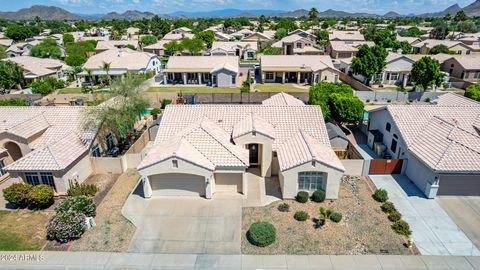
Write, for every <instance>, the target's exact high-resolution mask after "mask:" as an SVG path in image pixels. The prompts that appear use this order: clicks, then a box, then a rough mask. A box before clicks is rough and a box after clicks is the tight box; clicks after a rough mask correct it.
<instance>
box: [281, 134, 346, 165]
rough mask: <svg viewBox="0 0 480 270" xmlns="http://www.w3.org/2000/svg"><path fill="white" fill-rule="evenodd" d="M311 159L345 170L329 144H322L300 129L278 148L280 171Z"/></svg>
mask: <svg viewBox="0 0 480 270" xmlns="http://www.w3.org/2000/svg"><path fill="white" fill-rule="evenodd" d="M312 160H314V161H317V162H320V163H323V164H324V165H326V166H328V167H333V168H335V169H337V170H340V171H345V168H344V167H343V165H342V162H341V161H340V160H339V159H338V157H337V155H336V154H335V152H334V151H333V150H332V149H331V148H330V147H329V146H326V145H324V144H322V143H321V142H319V141H318V140H317V139H315V138H313V137H312V136H310V135H309V134H308V133H307V132H306V131H304V130H301V129H300V130H298V131H297V133H296V134H295V135H294V136H293V137H291V138H290V139H289V140H287V141H286V142H285V143H284V144H283V145H282V146H280V148H279V149H278V162H279V165H280V170H282V171H286V170H289V169H291V168H294V167H297V166H299V165H302V164H305V163H307V162H310V161H312Z"/></svg>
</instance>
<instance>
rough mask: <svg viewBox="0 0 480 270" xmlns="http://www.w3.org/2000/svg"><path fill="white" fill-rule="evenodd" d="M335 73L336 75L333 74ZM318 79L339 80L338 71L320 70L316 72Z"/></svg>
mask: <svg viewBox="0 0 480 270" xmlns="http://www.w3.org/2000/svg"><path fill="white" fill-rule="evenodd" d="M335 75H337V76H335ZM318 76H319V77H318V81H319V82H321V81H327V82H336V81H338V80H339V76H338V72H337V71H334V70H332V69H325V70H320V71H319V72H318Z"/></svg>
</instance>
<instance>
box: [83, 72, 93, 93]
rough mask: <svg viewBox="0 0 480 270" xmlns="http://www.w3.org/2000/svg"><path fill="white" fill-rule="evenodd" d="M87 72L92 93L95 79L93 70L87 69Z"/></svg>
mask: <svg viewBox="0 0 480 270" xmlns="http://www.w3.org/2000/svg"><path fill="white" fill-rule="evenodd" d="M85 72H86V73H87V76H88V82H89V83H90V92H91V91H92V88H93V78H92V73H93V70H91V69H89V68H87V69H85Z"/></svg>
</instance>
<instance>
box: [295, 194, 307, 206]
mask: <svg viewBox="0 0 480 270" xmlns="http://www.w3.org/2000/svg"><path fill="white" fill-rule="evenodd" d="M295 200H297V202H299V203H306V202H308V192H306V191H300V192H298V193H297V196H296V197H295Z"/></svg>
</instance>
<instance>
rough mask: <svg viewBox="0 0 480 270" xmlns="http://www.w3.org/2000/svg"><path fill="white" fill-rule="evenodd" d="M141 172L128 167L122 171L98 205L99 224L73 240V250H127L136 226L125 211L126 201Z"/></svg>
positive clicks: (97, 221) (97, 219) (97, 220)
mask: <svg viewBox="0 0 480 270" xmlns="http://www.w3.org/2000/svg"><path fill="white" fill-rule="evenodd" d="M138 179H139V175H138V173H137V172H136V171H135V170H128V171H126V172H125V173H123V174H122V175H120V176H119V177H118V179H117V181H116V182H115V184H114V185H113V187H112V188H111V189H110V191H109V192H108V193H107V194H106V196H105V197H104V198H103V200H102V202H101V203H100V205H99V206H98V207H97V216H96V217H95V222H96V224H97V226H96V227H95V228H93V229H90V230H88V231H87V232H85V234H84V235H83V236H82V238H80V239H79V240H76V241H74V242H72V246H71V248H70V250H74V251H106V252H125V251H127V249H128V246H129V244H130V239H132V236H133V234H134V233H135V229H136V228H135V226H134V225H133V224H132V223H131V222H130V221H128V220H127V219H126V218H125V217H124V216H123V215H122V207H123V203H124V202H125V200H126V199H127V197H128V195H129V194H130V192H131V191H132V190H133V188H134V186H135V184H136V183H137V182H138Z"/></svg>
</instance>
